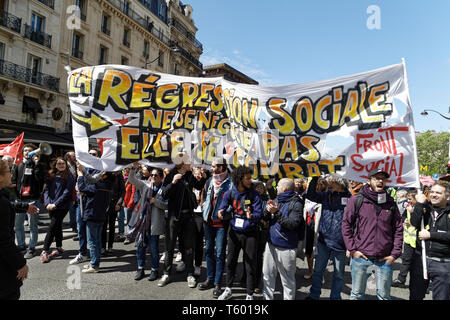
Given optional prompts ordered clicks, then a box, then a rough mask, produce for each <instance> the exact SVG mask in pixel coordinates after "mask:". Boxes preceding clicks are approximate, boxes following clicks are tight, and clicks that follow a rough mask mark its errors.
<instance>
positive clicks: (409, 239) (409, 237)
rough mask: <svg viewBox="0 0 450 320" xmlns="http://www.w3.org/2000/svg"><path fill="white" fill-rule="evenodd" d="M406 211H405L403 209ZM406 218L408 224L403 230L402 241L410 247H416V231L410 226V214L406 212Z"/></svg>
mask: <svg viewBox="0 0 450 320" xmlns="http://www.w3.org/2000/svg"><path fill="white" fill-rule="evenodd" d="M405 210H406V209H405ZM406 217H407V218H408V221H409V223H410V225H409V227H407V228H406V227H405V228H404V233H403V241H404V242H405V243H407V244H409V245H410V246H411V247H413V248H415V247H416V237H417V229H416V228H415V227H413V226H412V225H411V213H410V212H409V211H406Z"/></svg>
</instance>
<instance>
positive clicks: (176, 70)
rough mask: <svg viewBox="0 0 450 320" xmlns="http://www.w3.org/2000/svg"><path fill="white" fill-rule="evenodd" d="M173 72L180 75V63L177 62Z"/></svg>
mask: <svg viewBox="0 0 450 320" xmlns="http://www.w3.org/2000/svg"><path fill="white" fill-rule="evenodd" d="M173 74H175V75H179V74H180V69H179V67H178V63H175V66H174V69H173Z"/></svg>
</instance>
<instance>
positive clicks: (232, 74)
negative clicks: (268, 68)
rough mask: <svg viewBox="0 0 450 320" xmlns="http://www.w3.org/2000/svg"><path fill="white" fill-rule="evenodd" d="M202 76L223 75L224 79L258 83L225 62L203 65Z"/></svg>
mask: <svg viewBox="0 0 450 320" xmlns="http://www.w3.org/2000/svg"><path fill="white" fill-rule="evenodd" d="M203 77H206V78H210V77H223V78H224V79H225V80H228V81H233V82H238V83H245V84H254V85H257V84H259V83H258V81H256V80H254V79H252V78H250V77H249V76H247V75H246V74H243V73H242V72H240V71H239V70H236V69H235V68H233V67H232V66H230V65H228V64H226V63H220V64H215V65H211V66H205V67H204V69H203Z"/></svg>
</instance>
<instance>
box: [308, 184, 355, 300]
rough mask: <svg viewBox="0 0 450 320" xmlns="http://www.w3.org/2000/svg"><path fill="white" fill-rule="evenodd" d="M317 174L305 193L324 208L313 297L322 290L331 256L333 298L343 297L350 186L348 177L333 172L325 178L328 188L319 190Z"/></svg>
mask: <svg viewBox="0 0 450 320" xmlns="http://www.w3.org/2000/svg"><path fill="white" fill-rule="evenodd" d="M317 181H318V177H314V178H312V180H311V182H310V184H309V186H308V191H307V193H306V195H305V197H306V198H307V199H308V200H311V201H314V202H316V203H320V204H321V205H322V212H321V216H320V222H319V235H318V239H317V255H316V257H315V264H314V273H313V275H312V285H311V288H310V292H309V297H308V298H310V299H313V300H317V299H319V297H320V294H321V292H322V290H321V289H322V281H323V273H324V272H325V269H326V268H327V265H328V260H329V259H331V260H332V261H333V264H334V273H333V283H332V285H331V293H330V299H331V300H341V291H342V287H343V285H344V275H345V264H346V262H347V257H346V254H345V253H346V249H345V243H344V239H343V238H342V217H343V215H344V209H345V207H346V205H347V201H348V199H349V198H350V197H351V194H350V192H349V191H348V189H347V181H346V180H345V179H343V178H341V177H338V176H330V177H329V178H328V179H327V180H326V184H327V186H328V190H327V191H326V192H317V191H316V187H317Z"/></svg>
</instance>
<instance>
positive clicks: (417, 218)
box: [409, 182, 450, 300]
mask: <svg viewBox="0 0 450 320" xmlns="http://www.w3.org/2000/svg"><path fill="white" fill-rule="evenodd" d="M449 194H450V190H449V185H448V184H447V183H444V182H438V183H436V184H434V185H433V186H432V187H431V190H430V193H429V197H430V201H428V200H427V197H426V195H425V194H423V193H419V194H417V196H416V199H417V203H416V206H415V207H414V211H413V213H412V214H411V222H410V223H411V225H412V226H413V227H415V228H416V229H417V230H418V232H417V239H416V250H415V251H414V255H413V260H412V263H411V279H410V282H409V287H410V300H423V298H424V297H425V293H426V289H427V287H428V283H429V281H431V284H432V288H433V300H450V282H449V272H450V204H449V202H448V201H449ZM422 222H423V226H422ZM422 241H425V254H426V267H427V278H428V279H427V280H425V279H424V274H423V264H422V258H423V257H422V249H423V247H422Z"/></svg>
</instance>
